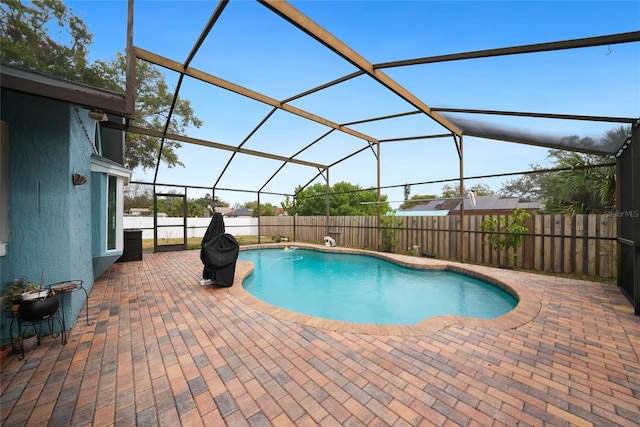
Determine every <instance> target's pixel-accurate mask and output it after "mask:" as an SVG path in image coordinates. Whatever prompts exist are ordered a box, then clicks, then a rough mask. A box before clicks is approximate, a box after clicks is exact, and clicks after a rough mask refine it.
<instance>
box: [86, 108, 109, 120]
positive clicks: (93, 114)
mask: <svg viewBox="0 0 640 427" xmlns="http://www.w3.org/2000/svg"><path fill="white" fill-rule="evenodd" d="M88 114H89V118H90V119H93V120H97V121H99V122H108V121H109V116H107V114H106V113H104V112H103V111H101V110H90V111H89V113H88Z"/></svg>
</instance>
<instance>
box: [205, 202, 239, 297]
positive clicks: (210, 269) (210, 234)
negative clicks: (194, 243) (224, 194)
mask: <svg viewBox="0 0 640 427" xmlns="http://www.w3.org/2000/svg"><path fill="white" fill-rule="evenodd" d="M200 247H201V249H200V259H201V260H202V263H203V264H204V270H203V272H202V278H203V279H205V280H211V281H212V282H213V283H211V284H213V285H218V286H227V287H229V286H231V285H233V278H234V276H235V272H236V260H237V259H238V252H239V251H240V245H239V244H238V241H237V240H236V239H235V237H233V236H232V235H231V234H227V233H225V229H224V219H223V218H222V214H221V213H219V212H216V213H214V214H213V218H212V219H211V222H210V223H209V227H208V228H207V232H206V233H205V234H204V238H203V239H202V243H201V244H200Z"/></svg>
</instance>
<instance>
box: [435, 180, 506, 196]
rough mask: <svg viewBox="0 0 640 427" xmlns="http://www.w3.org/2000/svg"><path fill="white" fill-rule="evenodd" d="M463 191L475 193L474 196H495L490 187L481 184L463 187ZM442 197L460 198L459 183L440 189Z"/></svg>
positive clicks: (446, 185)
mask: <svg viewBox="0 0 640 427" xmlns="http://www.w3.org/2000/svg"><path fill="white" fill-rule="evenodd" d="M465 190H466V191H465V192H469V191H473V192H474V193H476V196H490V195H492V194H495V191H493V190H492V189H491V187H489V186H488V185H487V184H483V183H481V182H479V183H477V184H475V185H472V186H470V187H466V186H465ZM442 197H460V183H459V182H456V183H455V184H445V185H444V186H443V187H442Z"/></svg>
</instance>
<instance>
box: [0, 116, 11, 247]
mask: <svg viewBox="0 0 640 427" xmlns="http://www.w3.org/2000/svg"><path fill="white" fill-rule="evenodd" d="M1 125H2V128H1V129H0V139H1V141H0V256H4V255H5V252H6V247H7V243H8V242H9V123H7V122H1Z"/></svg>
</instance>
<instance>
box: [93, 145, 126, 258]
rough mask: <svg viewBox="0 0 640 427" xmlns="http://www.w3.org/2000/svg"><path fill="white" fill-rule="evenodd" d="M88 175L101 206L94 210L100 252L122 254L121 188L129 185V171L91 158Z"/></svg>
mask: <svg viewBox="0 0 640 427" xmlns="http://www.w3.org/2000/svg"><path fill="white" fill-rule="evenodd" d="M91 172H93V173H96V174H99V175H97V177H96V178H97V179H98V182H99V183H100V184H99V185H97V186H96V187H99V188H100V189H99V190H98V189H97V188H96V191H99V194H100V196H99V197H98V198H97V199H96V200H100V203H99V204H98V205H96V206H94V209H95V210H94V212H95V214H96V216H97V217H98V218H100V221H99V223H97V224H95V226H94V227H95V228H94V232H99V233H100V237H99V238H98V241H99V242H100V251H101V252H102V251H105V252H107V253H108V252H114V251H122V250H123V248H124V231H123V224H122V223H123V219H122V217H123V215H124V186H125V184H126V183H127V182H129V178H130V177H131V171H130V170H129V169H127V168H125V167H123V166H122V165H119V164H117V163H114V162H112V161H111V160H108V159H105V158H104V157H100V156H98V155H95V154H94V155H92V156H91Z"/></svg>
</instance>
